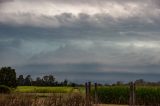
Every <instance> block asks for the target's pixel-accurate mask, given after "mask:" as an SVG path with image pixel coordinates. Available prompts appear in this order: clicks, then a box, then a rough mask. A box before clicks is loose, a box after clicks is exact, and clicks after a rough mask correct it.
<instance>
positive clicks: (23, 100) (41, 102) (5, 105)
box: [0, 94, 85, 106]
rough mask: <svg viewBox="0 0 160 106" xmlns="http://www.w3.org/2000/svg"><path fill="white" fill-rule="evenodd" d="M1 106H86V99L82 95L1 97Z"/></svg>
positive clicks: (13, 95)
mask: <svg viewBox="0 0 160 106" xmlns="http://www.w3.org/2000/svg"><path fill="white" fill-rule="evenodd" d="M0 98H1V99H0V106H85V98H84V97H83V96H82V95H80V94H70V95H67V96H65V95H53V94H52V95H50V96H48V97H40V96H38V95H35V94H34V95H29V94H25V95H22V94H10V95H0Z"/></svg>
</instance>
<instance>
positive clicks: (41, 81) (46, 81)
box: [17, 75, 74, 86]
mask: <svg viewBox="0 0 160 106" xmlns="http://www.w3.org/2000/svg"><path fill="white" fill-rule="evenodd" d="M17 84H18V86H72V85H74V83H71V82H70V83H69V82H68V80H67V79H65V80H64V81H62V82H58V81H56V79H55V77H54V76H53V75H45V76H43V77H37V78H36V79H35V80H33V79H32V77H31V75H27V76H26V77H25V78H24V76H23V75H19V77H18V78H17Z"/></svg>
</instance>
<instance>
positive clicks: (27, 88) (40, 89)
mask: <svg viewBox="0 0 160 106" xmlns="http://www.w3.org/2000/svg"><path fill="white" fill-rule="evenodd" d="M72 91H73V87H39V86H18V87H17V88H16V89H15V91H14V92H19V93H70V92H72Z"/></svg>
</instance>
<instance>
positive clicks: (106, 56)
mask: <svg viewBox="0 0 160 106" xmlns="http://www.w3.org/2000/svg"><path fill="white" fill-rule="evenodd" d="M0 66H1V67H2V66H12V67H13V68H15V69H16V71H17V74H18V75H19V74H24V75H26V74H31V75H32V76H39V75H47V74H54V75H55V76H56V77H57V79H59V80H62V79H68V80H71V81H76V82H83V81H97V82H104V81H106V82H113V81H117V80H121V81H131V80H135V79H139V78H143V79H145V80H148V81H159V80H160V79H159V76H160V1H159V0H0Z"/></svg>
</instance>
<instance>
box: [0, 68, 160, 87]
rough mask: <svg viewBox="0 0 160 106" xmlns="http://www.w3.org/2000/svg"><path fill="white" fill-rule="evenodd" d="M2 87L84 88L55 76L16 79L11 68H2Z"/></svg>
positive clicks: (0, 73)
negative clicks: (58, 79) (57, 79)
mask: <svg viewBox="0 0 160 106" xmlns="http://www.w3.org/2000/svg"><path fill="white" fill-rule="evenodd" d="M135 84H136V85H140V86H143V85H144V86H146V85H150V86H160V82H147V81H144V80H143V79H138V80H136V81H135ZM0 85H6V86H8V87H13V88H15V87H17V86H72V87H75V86H84V85H83V84H77V83H74V82H69V81H68V80H66V79H65V80H64V81H62V82H58V81H56V78H55V77H54V75H45V76H43V77H37V78H36V79H35V80H33V79H32V77H31V75H27V76H26V77H24V76H23V75H19V76H18V78H16V71H15V69H13V68H11V67H2V68H1V69H0ZM111 85H112V86H117V85H129V83H123V82H122V81H117V82H116V83H114V84H111ZM98 86H110V84H101V83H99V84H98Z"/></svg>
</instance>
